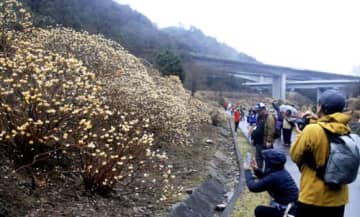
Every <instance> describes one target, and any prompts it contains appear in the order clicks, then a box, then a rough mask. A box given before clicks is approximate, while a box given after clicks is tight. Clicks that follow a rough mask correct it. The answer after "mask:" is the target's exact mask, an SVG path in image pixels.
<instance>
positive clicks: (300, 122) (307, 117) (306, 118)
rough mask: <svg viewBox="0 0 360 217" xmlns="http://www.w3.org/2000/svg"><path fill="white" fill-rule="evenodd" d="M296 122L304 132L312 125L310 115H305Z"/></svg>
mask: <svg viewBox="0 0 360 217" xmlns="http://www.w3.org/2000/svg"><path fill="white" fill-rule="evenodd" d="M294 122H295V123H296V124H297V126H298V128H299V130H301V131H302V130H303V129H304V128H305V127H306V125H308V124H309V123H310V115H304V116H302V117H301V118H296V119H295V121H294Z"/></svg>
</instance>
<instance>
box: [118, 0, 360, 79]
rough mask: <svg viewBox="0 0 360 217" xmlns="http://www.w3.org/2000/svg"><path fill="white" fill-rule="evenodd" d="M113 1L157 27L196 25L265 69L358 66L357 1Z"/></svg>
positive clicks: (338, 69) (359, 29)
mask: <svg viewBox="0 0 360 217" xmlns="http://www.w3.org/2000/svg"><path fill="white" fill-rule="evenodd" d="M117 1H118V2H120V3H122V4H128V5H130V6H131V7H132V8H133V9H135V10H137V11H139V12H141V13H142V14H144V15H145V16H147V17H148V18H149V19H150V20H151V21H152V22H154V23H156V24H157V25H158V27H167V26H179V24H182V25H185V26H190V25H193V26H196V27H198V28H199V29H201V30H202V31H203V32H204V33H205V34H206V35H209V36H213V37H215V38H217V39H218V41H220V42H225V43H226V44H228V45H230V46H232V47H234V48H235V49H237V50H238V51H240V52H243V53H246V54H248V55H250V56H253V57H255V58H256V59H258V60H259V61H261V62H264V63H267V64H273V65H281V66H290V67H295V68H306V69H314V70H322V71H329V72H335V73H344V74H348V73H352V71H353V70H354V67H356V66H357V67H359V65H360V1H358V0H221V1H218V0H207V1H205V0H117ZM357 74H359V75H360V70H358V72H357Z"/></svg>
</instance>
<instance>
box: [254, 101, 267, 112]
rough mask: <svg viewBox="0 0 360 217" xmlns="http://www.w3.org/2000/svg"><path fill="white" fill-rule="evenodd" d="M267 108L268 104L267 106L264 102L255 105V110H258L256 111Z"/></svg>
mask: <svg viewBox="0 0 360 217" xmlns="http://www.w3.org/2000/svg"><path fill="white" fill-rule="evenodd" d="M265 108H266V106H265V104H264V103H262V102H259V103H258V104H256V106H255V110H256V111H260V110H263V109H265Z"/></svg>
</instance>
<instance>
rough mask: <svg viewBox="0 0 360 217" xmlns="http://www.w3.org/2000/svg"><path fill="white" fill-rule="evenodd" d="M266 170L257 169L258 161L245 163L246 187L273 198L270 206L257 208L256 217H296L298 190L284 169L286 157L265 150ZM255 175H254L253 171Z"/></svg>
mask: <svg viewBox="0 0 360 217" xmlns="http://www.w3.org/2000/svg"><path fill="white" fill-rule="evenodd" d="M262 155H263V158H264V162H265V168H264V170H261V169H259V168H258V167H257V165H256V161H255V160H253V161H252V162H251V168H250V165H249V162H244V165H243V168H244V170H245V178H246V185H247V187H248V189H249V190H250V191H251V192H264V191H267V192H268V193H269V194H270V196H271V202H270V206H265V205H259V206H257V207H256V208H255V211H254V212H255V216H256V217H283V216H290V215H288V214H291V215H294V214H295V212H296V201H297V198H298V192H299V191H298V188H297V186H296V184H295V182H294V180H293V178H292V177H291V175H290V174H289V172H288V171H287V170H286V169H285V168H284V165H285V162H286V156H285V154H283V153H282V152H280V151H277V150H274V149H268V150H263V151H262ZM251 169H252V170H253V173H254V175H253V173H252V170H251Z"/></svg>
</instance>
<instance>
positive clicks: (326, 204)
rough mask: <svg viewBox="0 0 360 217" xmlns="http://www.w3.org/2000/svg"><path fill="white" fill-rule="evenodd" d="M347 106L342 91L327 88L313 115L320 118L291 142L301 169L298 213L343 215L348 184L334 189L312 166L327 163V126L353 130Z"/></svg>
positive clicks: (300, 215)
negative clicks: (315, 113)
mask: <svg viewBox="0 0 360 217" xmlns="http://www.w3.org/2000/svg"><path fill="white" fill-rule="evenodd" d="M344 106H345V97H344V96H343V95H342V94H340V93H339V92H337V91H335V90H327V91H325V92H324V93H322V94H321V95H320V97H319V101H318V105H317V115H314V114H313V115H312V117H313V118H314V119H317V120H312V121H311V122H310V124H308V125H307V126H306V127H305V128H304V129H303V131H302V132H301V133H300V134H299V135H298V136H297V138H296V140H295V141H294V143H293V144H292V145H291V148H290V156H291V159H292V160H293V161H294V162H295V163H296V164H297V165H298V167H299V169H300V172H301V178H300V194H299V203H298V210H297V215H296V216H297V217H310V216H326V217H343V216H344V208H345V204H346V203H348V200H349V195H348V194H349V193H348V186H347V185H346V184H344V185H341V187H340V189H338V190H333V189H331V188H330V187H329V186H328V185H326V184H325V182H324V181H323V180H322V179H321V178H319V177H318V175H317V172H316V171H315V170H314V169H312V168H313V167H312V166H310V164H313V163H315V165H316V167H318V168H319V167H322V166H324V165H325V164H326V161H327V157H328V155H329V151H330V148H329V141H328V138H327V135H326V132H325V130H324V129H326V130H328V131H329V132H331V133H334V134H338V135H344V134H348V133H350V128H349V126H348V122H349V121H350V119H351V117H350V116H349V115H347V114H345V113H342V112H343V109H344ZM309 156H310V158H311V161H312V163H310V162H309V161H310V160H309Z"/></svg>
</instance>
